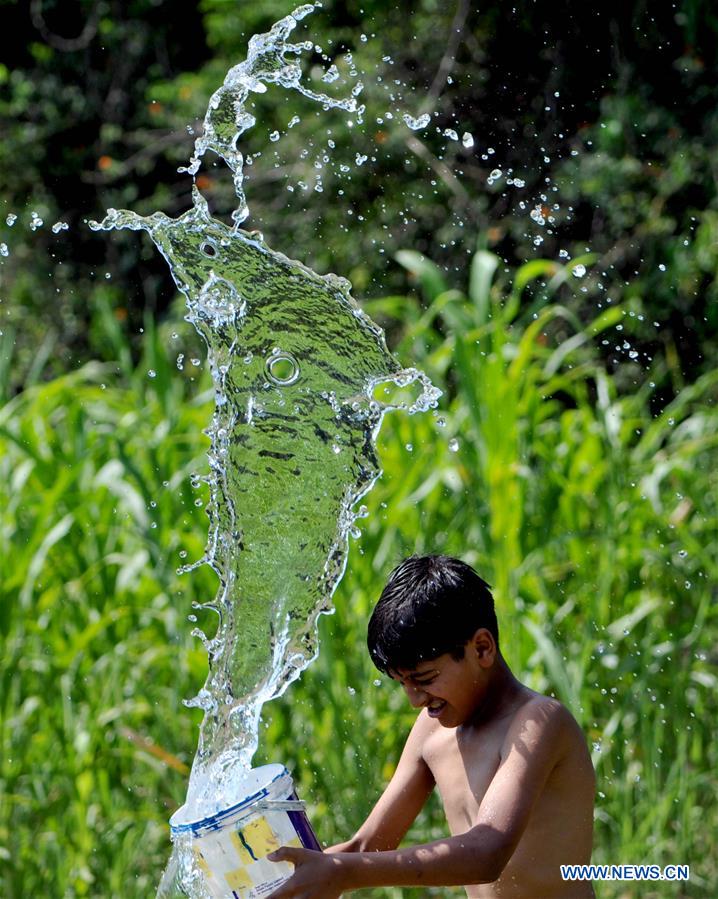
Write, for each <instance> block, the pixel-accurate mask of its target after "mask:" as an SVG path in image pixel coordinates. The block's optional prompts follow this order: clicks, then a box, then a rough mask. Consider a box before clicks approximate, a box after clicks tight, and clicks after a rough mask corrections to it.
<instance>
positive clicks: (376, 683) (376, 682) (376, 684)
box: [372, 677, 381, 687]
mask: <svg viewBox="0 0 718 899" xmlns="http://www.w3.org/2000/svg"><path fill="white" fill-rule="evenodd" d="M372 683H373V684H374V686H375V687H381V681H380V680H379V678H378V677H377V678H375V679H374V680H373V681H372Z"/></svg>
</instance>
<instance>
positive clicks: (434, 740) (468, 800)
mask: <svg viewBox="0 0 718 899" xmlns="http://www.w3.org/2000/svg"><path fill="white" fill-rule="evenodd" d="M505 731H506V728H500V727H494V728H491V729H489V730H484V731H481V732H463V733H462V732H461V731H460V729H456V730H443V729H442V731H441V732H437V733H435V734H433V735H432V737H431V739H430V740H427V742H426V744H425V746H424V753H423V755H424V760H425V761H426V763H427V765H428V766H429V768H430V769H431V773H432V774H433V775H434V780H435V782H436V787H437V789H438V791H439V794H440V796H441V800H442V803H443V806H444V810H445V812H446V818H447V821H448V823H449V828H450V829H451V832H452V833H464V832H465V831H466V830H468V829H469V828H470V827H473V825H474V823H475V821H476V817H477V814H478V811H479V806H480V805H481V800H482V799H483V798H484V794H485V793H486V791H487V789H488V787H489V784H490V783H491V781H492V780H493V778H494V775H495V774H496V771H497V769H498V767H499V763H500V761H501V747H502V745H503V742H504V736H505Z"/></svg>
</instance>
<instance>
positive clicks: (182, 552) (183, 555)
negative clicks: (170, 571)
mask: <svg viewBox="0 0 718 899" xmlns="http://www.w3.org/2000/svg"><path fill="white" fill-rule="evenodd" d="M179 557H180V559H186V558H187V550H186V549H181V550H180V551H179Z"/></svg>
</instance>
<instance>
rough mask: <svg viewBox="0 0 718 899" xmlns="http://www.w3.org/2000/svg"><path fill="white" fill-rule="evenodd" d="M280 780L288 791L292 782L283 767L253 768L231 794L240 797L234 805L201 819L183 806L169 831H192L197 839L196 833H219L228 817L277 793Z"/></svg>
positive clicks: (176, 814) (171, 820) (172, 819)
mask: <svg viewBox="0 0 718 899" xmlns="http://www.w3.org/2000/svg"><path fill="white" fill-rule="evenodd" d="M283 778H286V779H287V787H289V792H291V784H292V779H291V777H290V775H289V771H287V769H286V768H285V767H284V765H278V764H274V765H262V767H261V768H252V769H251V770H250V771H247V772H246V774H245V776H244V777H243V778H242V779H241V780H240V781H239V782H238V783H237V784H236V785H235V789H234V790H233V793H234V795H235V796H241V797H242V798H241V799H239V800H238V801H236V802H233V803H232V804H231V805H230V806H228V807H227V808H224V809H220V810H218V811H216V812H214V813H213V814H211V815H207V816H205V817H204V818H200V819H197V818H196V817H195V815H196V813H193V811H192V810H191V809H188V808H187V806H186V805H183V806H182V807H181V808H179V809H177V811H176V812H175V813H174V815H172V817H171V818H170V827H171V828H172V832H173V833H174V834H180V833H187V832H188V831H192V832H193V834H194V835H195V836H196V835H197V833H198V832H199V831H206V830H219V828H220V827H222V826H223V825H224V824H225V823H226V821H227V819H228V818H231V817H235V816H237V815H238V814H241V812H242V811H244V810H246V811H249V809H250V807H251V806H253V805H255V804H256V803H257V802H259V801H261V800H262V799H266V798H267V797H269V796H270V794H273V793H276V787H277V786H278V785H279V784H278V781H281V780H282V779H283ZM273 788H274V789H273Z"/></svg>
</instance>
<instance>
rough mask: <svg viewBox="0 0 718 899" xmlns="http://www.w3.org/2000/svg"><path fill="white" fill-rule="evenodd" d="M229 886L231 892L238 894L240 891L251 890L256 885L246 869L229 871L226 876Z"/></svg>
mask: <svg viewBox="0 0 718 899" xmlns="http://www.w3.org/2000/svg"><path fill="white" fill-rule="evenodd" d="M224 879H225V880H226V881H227V886H228V887H229V888H230V890H234V891H235V892H237V891H238V890H250V889H251V888H252V886H253V885H254V884H253V883H252V879H251V878H250V876H249V874H248V873H247V870H246V869H245V868H235V870H234V871H228V872H227V873H226V874H225V875H224Z"/></svg>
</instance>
